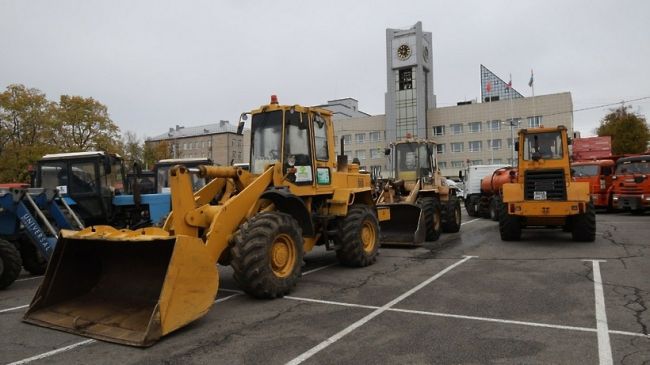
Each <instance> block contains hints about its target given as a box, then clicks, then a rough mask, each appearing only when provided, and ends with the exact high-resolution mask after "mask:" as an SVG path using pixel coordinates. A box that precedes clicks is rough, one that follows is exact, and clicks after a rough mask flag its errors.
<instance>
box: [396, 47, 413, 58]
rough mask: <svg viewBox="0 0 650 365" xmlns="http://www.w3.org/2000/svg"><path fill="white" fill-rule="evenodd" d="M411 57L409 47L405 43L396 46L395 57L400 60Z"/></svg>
mask: <svg viewBox="0 0 650 365" xmlns="http://www.w3.org/2000/svg"><path fill="white" fill-rule="evenodd" d="M409 57H411V47H409V46H408V45H406V44H402V45H401V46H399V47H398V48H397V58H399V59H400V60H405V59H407V58H409Z"/></svg>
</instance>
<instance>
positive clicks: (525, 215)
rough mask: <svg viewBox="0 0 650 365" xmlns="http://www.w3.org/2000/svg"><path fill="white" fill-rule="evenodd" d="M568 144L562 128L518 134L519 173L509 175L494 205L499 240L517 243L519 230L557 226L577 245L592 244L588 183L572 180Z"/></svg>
mask: <svg viewBox="0 0 650 365" xmlns="http://www.w3.org/2000/svg"><path fill="white" fill-rule="evenodd" d="M569 142H570V140H569V139H568V137H567V129H566V127H564V126H559V127H555V128H534V129H522V130H521V131H519V141H518V142H516V143H515V149H516V150H517V151H518V156H519V169H518V170H519V172H518V174H515V173H514V172H511V173H510V174H511V182H510V183H506V184H503V194H502V196H503V201H502V202H499V203H498V204H499V206H500V208H499V212H498V214H499V230H500V233H501V239H502V240H504V241H511V240H519V239H520V238H521V230H522V228H525V227H532V226H541V227H557V226H561V227H563V229H564V230H565V231H569V232H571V234H572V236H573V240H575V241H593V240H594V239H595V237H596V213H595V210H594V206H593V204H592V202H591V199H590V195H589V183H587V182H575V181H573V179H572V177H571V166H570V163H569V149H568V145H569Z"/></svg>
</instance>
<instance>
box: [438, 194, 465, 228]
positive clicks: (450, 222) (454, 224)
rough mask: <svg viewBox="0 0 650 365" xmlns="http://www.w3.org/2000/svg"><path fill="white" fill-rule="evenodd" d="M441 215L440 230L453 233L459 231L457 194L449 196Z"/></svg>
mask: <svg viewBox="0 0 650 365" xmlns="http://www.w3.org/2000/svg"><path fill="white" fill-rule="evenodd" d="M446 207H447V209H445V212H444V214H443V215H442V231H443V232H445V233H455V232H458V231H460V219H461V218H460V201H459V200H458V197H457V196H450V197H449V200H448V201H447V205H446Z"/></svg>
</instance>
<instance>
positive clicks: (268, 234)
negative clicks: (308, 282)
mask: <svg viewBox="0 0 650 365" xmlns="http://www.w3.org/2000/svg"><path fill="white" fill-rule="evenodd" d="M233 240H234V243H233V247H232V249H231V251H230V253H231V255H232V258H231V261H230V264H231V266H232V268H233V271H234V274H233V277H234V278H235V281H237V283H238V284H239V285H240V286H241V288H242V289H243V290H244V291H245V292H246V293H248V294H250V295H252V296H254V297H256V298H261V299H271V298H279V297H282V296H284V295H286V294H288V293H289V292H290V291H291V290H292V289H293V288H294V287H295V286H296V283H297V282H298V279H299V278H300V276H301V266H302V257H303V244H304V242H303V237H302V229H301V228H300V225H299V224H298V222H297V221H296V220H295V219H294V218H293V217H292V216H290V215H289V214H286V213H281V212H266V213H260V214H257V215H255V216H254V217H253V218H251V219H250V220H248V221H247V222H246V223H244V224H243V225H242V226H241V227H240V228H239V230H238V231H237V232H236V233H235V235H234V237H233Z"/></svg>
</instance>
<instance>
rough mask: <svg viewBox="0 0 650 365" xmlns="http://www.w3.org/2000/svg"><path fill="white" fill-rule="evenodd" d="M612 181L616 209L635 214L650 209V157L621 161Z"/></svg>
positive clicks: (625, 158) (618, 162)
mask: <svg viewBox="0 0 650 365" xmlns="http://www.w3.org/2000/svg"><path fill="white" fill-rule="evenodd" d="M612 179H613V187H612V194H613V195H612V202H613V205H614V207H615V208H617V209H624V210H630V211H632V213H635V214H641V213H643V212H644V211H646V210H648V209H650V155H642V156H632V157H624V158H621V159H619V160H618V161H616V170H615V171H614V176H612Z"/></svg>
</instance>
